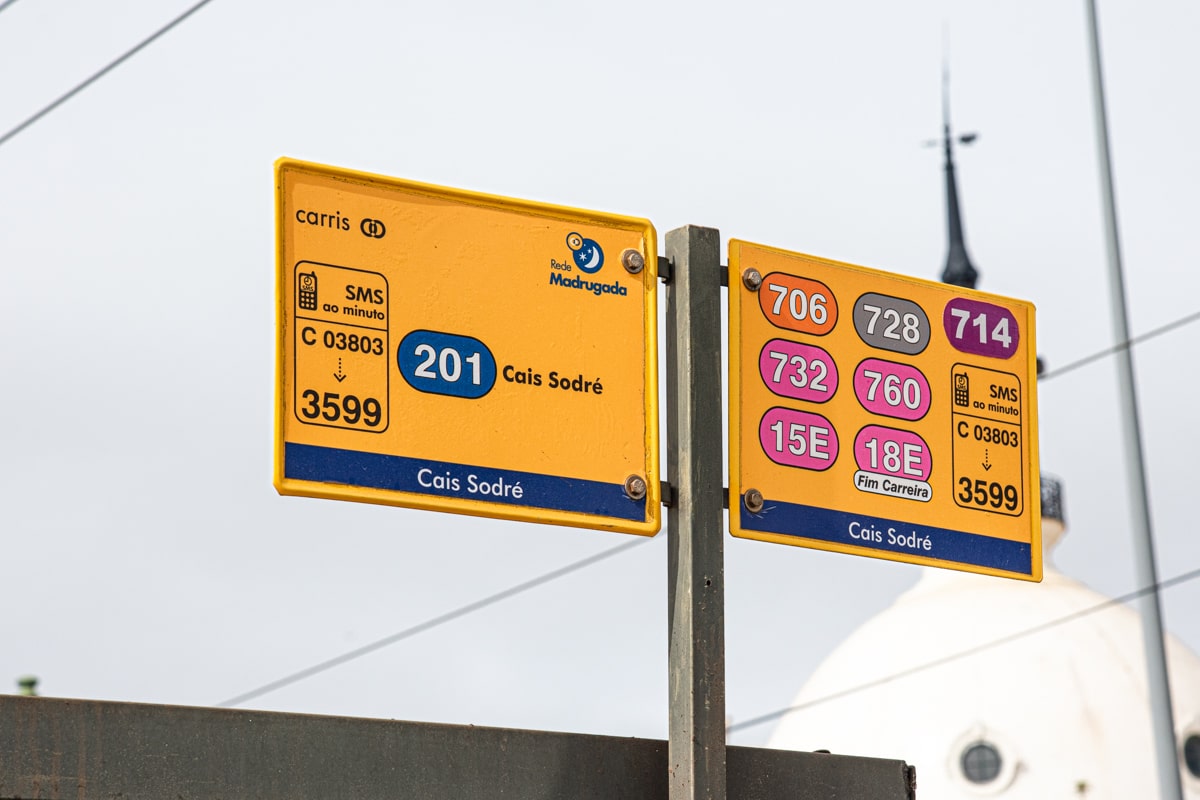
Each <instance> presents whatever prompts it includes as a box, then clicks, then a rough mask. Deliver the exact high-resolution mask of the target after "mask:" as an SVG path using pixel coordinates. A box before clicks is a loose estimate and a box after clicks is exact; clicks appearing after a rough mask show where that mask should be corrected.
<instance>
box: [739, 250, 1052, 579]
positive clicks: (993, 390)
mask: <svg viewBox="0 0 1200 800" xmlns="http://www.w3.org/2000/svg"><path fill="white" fill-rule="evenodd" d="M729 275H730V277H729V342H730V354H729V381H730V384H729V386H730V389H729V413H730V418H729V434H730V454H729V455H730V468H729V481H730V487H729V496H730V513H729V526H730V531H731V533H732V534H733V535H734V536H741V537H745V538H751V539H760V540H764V541H771V542H779V543H783V544H793V545H801V546H805V547H814V548H819V549H823V550H833V551H837V552H842V553H852V554H857V555H865V556H872V557H875V558H886V559H891V560H895V561H905V562H909V563H915V564H925V565H929V566H938V567H948V568H952V569H959V570H965V571H968V572H977V573H982V574H987V575H998V576H1005V577H1010V578H1021V579H1025V580H1033V581H1039V580H1041V576H1042V548H1041V531H1040V517H1041V512H1040V492H1039V488H1038V438H1037V413H1036V409H1037V401H1036V389H1037V384H1036V354H1035V351H1034V309H1033V306H1032V304H1030V303H1027V302H1024V301H1020V300H1012V299H1008V298H1003V297H998V296H995V295H989V294H984V293H982V292H977V291H973V290H968V289H961V288H957V287H951V286H947V285H946V284H942V283H934V282H932V281H922V280H917V279H913V278H905V277H900V276H897V275H891V274H888V273H884V272H879V271H876V270H871V269H867V268H864V267H855V266H852V265H849V264H841V263H838V262H833V261H827V260H824V259H820V258H815V257H812V256H806V255H801V254H799V253H791V252H787V251H783V250H778V249H774V248H770V247H764V246H761V245H755V244H750V243H747V242H740V241H737V240H733V241H731V242H730V243H729Z"/></svg>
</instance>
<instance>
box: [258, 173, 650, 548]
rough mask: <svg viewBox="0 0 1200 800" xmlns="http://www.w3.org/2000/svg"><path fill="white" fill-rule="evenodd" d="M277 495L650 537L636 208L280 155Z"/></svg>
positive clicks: (645, 235) (644, 307) (646, 364)
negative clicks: (578, 204)
mask: <svg viewBox="0 0 1200 800" xmlns="http://www.w3.org/2000/svg"><path fill="white" fill-rule="evenodd" d="M275 182H276V186H275V189H276V214H277V217H276V220H277V236H278V242H277V281H278V283H277V301H278V323H279V324H278V345H277V346H278V356H277V367H276V370H277V402H276V437H275V442H276V447H275V486H276V488H277V489H278V490H279V492H280V493H281V494H291V495H306V496H310V497H321V498H328V499H338V500H357V501H362V502H370V503H385V504H391V505H398V506H407V507H411V508H419V509H426V510H432V511H450V512H455V513H462V514H474V515H478V516H488V517H498V518H504V519H513V520H523V521H528V522H544V523H552V524H557V525H572V526H577V527H587V528H597V529H603V530H613V531H621V532H625V533H635V534H641V535H653V534H654V533H655V532H657V531H658V529H659V526H660V521H661V510H660V508H661V506H660V484H659V472H658V450H659V448H658V429H657V424H658V422H657V421H658V384H657V359H656V356H657V352H658V343H657V322H658V317H657V310H656V289H657V287H656V285H655V284H656V279H657V271H656V268H657V264H658V259H657V244H656V241H655V231H654V227H653V226H652V225H651V224H650V223H649V221H647V220H643V219H636V218H631V217H622V216H616V215H612V214H604V213H600V212H593V211H582V210H577V209H570V208H562V207H558V206H552V205H546V204H541V203H534V202H529V201H523V200H513V199H508V198H501V197H493V196H490V195H484V194H478V193H474V192H468V191H462V190H457V189H447V188H443V187H437V186H429V185H426V184H420V183H414V182H411V181H405V180H399V179H393V178H385V177H381V176H377V175H368V174H364V173H359V172H353V171H350V170H344V169H338V168H333V167H326V166H321V165H316V164H308V163H304V162H299V161H292V160H289V159H281V160H280V161H278V162H277V163H276V165H275Z"/></svg>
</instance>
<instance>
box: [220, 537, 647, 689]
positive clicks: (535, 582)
mask: <svg viewBox="0 0 1200 800" xmlns="http://www.w3.org/2000/svg"><path fill="white" fill-rule="evenodd" d="M650 541H653V540H652V539H648V538H643V537H638V538H637V539H635V540H633V541H630V542H624V543H622V544H619V545H617V546H616V547H610V548H609V549H607V550H602V551H600V552H599V553H596V554H594V555H590V556H588V557H587V558H581V559H579V560H578V561H575V562H572V563H570V564H567V565H566V566H563V567H559V568H558V569H555V570H551V571H550V572H547V573H544V574H542V575H539V576H538V577H536V578H532V579H530V580H527V581H525V582H524V583H518V584H517V585H516V586H510V587H509V588H507V589H504V590H503V591H499V592H496V593H495V594H492V595H488V596H487V597H484V598H482V599H480V600H476V601H475V602H473V603H467V604H466V605H465V606H459V607H458V608H456V609H454V610H453V611H447V612H446V613H445V614H442V615H440V616H437V617H434V618H432V619H429V620H426V621H425V622H422V623H420V624H418V625H413V626H412V627H411V628H405V629H404V630H402V631H398V632H396V633H393V634H392V635H391V636H385V637H383V638H382V639H377V640H376V641H374V642H371V643H370V644H366V645H363V646H362V647H358V648H356V649H354V650H351V651H349V652H346V653H342V654H341V655H340V656H335V657H334V658H331V659H329V660H328V661H322V662H321V663H320V664H314V665H313V666H311V667H308V668H307V669H302V670H300V671H299V672H293V673H292V674H291V675H288V676H286V677H283V678H280V679H279V680H276V681H271V682H270V683H265V684H263V685H262V686H259V687H258V688H257V689H251V690H250V691H248V692H245V693H243V694H239V695H237V696H236V697H231V698H229V699H228V700H223V701H221V702H220V703H217V706H218V707H223V708H228V707H230V706H236V705H240V704H242V703H244V702H246V701H247V700H253V699H254V698H255V697H261V696H262V695H264V694H267V693H268V692H273V691H275V690H276V689H282V688H283V687H284V686H289V685H291V684H293V683H296V682H297V681H302V680H304V679H305V678H311V677H312V676H313V675H316V674H318V673H321V672H324V671H326V670H329V669H333V668H334V667H337V666H340V665H342V664H345V663H346V662H348V661H353V660H355V659H356V658H362V657H363V656H365V655H367V654H368V653H374V652H375V651H376V650H380V649H382V648H384V647H387V646H388V645H391V644H395V643H396V642H399V641H400V640H402V639H407V638H409V637H410V636H416V635H417V634H418V633H423V632H425V631H427V630H429V629H430V628H436V627H438V626H439V625H444V624H446V623H447V622H450V621H451V620H455V619H458V618H459V617H465V616H466V615H467V614H470V613H472V612H475V611H479V610H480V609H483V608H487V607H488V606H491V605H495V604H496V603H499V602H500V601H501V600H507V599H508V598H510V597H514V596H516V595H518V594H521V593H522V592H527V591H529V590H530V589H533V588H536V587H538V586H542V585H543V584H547V583H550V582H551V581H553V580H555V579H557V578H561V577H563V576H564V575H569V574H570V573H572V572H576V571H578V570H581V569H584V568H585V567H590V566H591V565H593V564H598V563H600V562H601V561H604V560H605V559H608V558H612V557H613V556H615V555H618V554H620V553H624V552H625V551H626V550H632V549H633V548H634V547H637V546H638V545H642V544H646V543H647V542H650Z"/></svg>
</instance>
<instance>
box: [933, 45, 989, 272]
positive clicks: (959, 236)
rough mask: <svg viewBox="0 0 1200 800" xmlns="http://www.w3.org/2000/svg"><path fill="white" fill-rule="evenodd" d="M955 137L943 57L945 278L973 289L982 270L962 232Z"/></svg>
mask: <svg viewBox="0 0 1200 800" xmlns="http://www.w3.org/2000/svg"><path fill="white" fill-rule="evenodd" d="M978 136H979V134H977V133H964V134H961V135H960V136H958V137H957V138H958V142H959V144H971V143H972V142H974V141H975V140H976V139H977V138H978ZM954 139H955V137H954V136H952V135H951V133H950V68H949V66H948V65H947V63H946V62H945V61H943V62H942V139H941V144H942V146H943V148H944V150H945V154H946V233H947V235H948V238H949V240H950V244H949V250H948V252H947V254H946V266H945V268H944V269H943V270H942V281H943V282H944V283H949V284H953V285H955V286H965V287H966V288H968V289H974V288H975V283H976V281H978V280H979V272H978V270H976V269H975V266H974V265H973V264H972V263H971V258H970V256H968V255H967V243H966V240H965V238H964V236H963V224H962V214H961V213H960V211H959V208H958V181H957V179H956V178H955V176H954ZM938 143H939V142H938V141H937V140H936V139H934V140H932V141H929V142H926V146H936V145H937V144H938Z"/></svg>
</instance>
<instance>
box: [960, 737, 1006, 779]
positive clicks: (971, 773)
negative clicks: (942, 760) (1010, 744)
mask: <svg viewBox="0 0 1200 800" xmlns="http://www.w3.org/2000/svg"><path fill="white" fill-rule="evenodd" d="M959 764H960V766H961V767H962V771H963V775H965V776H966V778H967V780H969V781H970V782H971V783H974V784H984V783H991V782H992V781H994V780H996V778H997V777H999V775H1000V767H1001V766H1003V761H1002V760H1001V759H1000V751H999V750H997V749H996V746H995V745H993V744H991V743H990V742H984V741H979V742H972V743H971V744H969V745H967V747H966V749H964V750H963V752H962V758H961V759H959Z"/></svg>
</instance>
